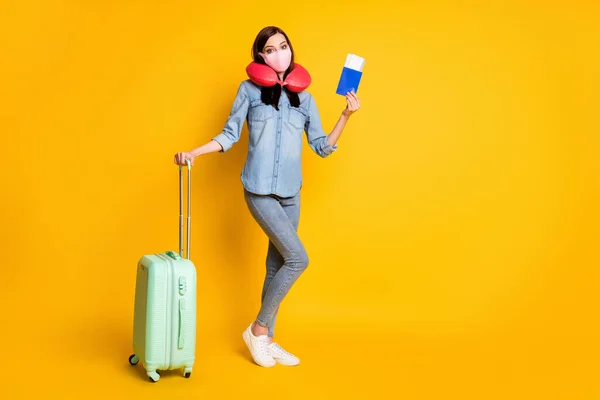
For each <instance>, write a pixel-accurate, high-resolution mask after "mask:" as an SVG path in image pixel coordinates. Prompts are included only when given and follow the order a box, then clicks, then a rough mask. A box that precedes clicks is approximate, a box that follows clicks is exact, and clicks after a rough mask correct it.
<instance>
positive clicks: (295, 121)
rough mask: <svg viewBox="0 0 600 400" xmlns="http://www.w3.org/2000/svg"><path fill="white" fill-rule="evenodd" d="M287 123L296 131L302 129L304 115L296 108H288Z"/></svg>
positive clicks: (304, 121)
mask: <svg viewBox="0 0 600 400" xmlns="http://www.w3.org/2000/svg"><path fill="white" fill-rule="evenodd" d="M288 122H289V124H290V125H292V126H293V127H294V128H296V129H300V130H302V129H304V124H305V123H306V115H305V114H304V113H303V112H302V110H300V109H298V108H296V107H290V108H289V113H288Z"/></svg>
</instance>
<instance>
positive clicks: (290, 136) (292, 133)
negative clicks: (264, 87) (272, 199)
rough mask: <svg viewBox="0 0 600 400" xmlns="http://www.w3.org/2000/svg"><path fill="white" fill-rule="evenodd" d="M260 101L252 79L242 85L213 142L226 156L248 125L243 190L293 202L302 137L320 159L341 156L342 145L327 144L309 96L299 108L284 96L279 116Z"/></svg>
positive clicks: (302, 95)
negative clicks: (288, 199) (339, 147)
mask: <svg viewBox="0 0 600 400" xmlns="http://www.w3.org/2000/svg"><path fill="white" fill-rule="evenodd" d="M260 95H261V90H260V86H258V85H256V84H254V83H253V82H252V81H251V80H249V79H248V80H245V81H242V83H241V84H240V86H239V88H238V92H237V95H236V97H235V100H234V102H233V106H232V108H231V113H230V115H229V117H228V119H227V122H226V123H225V126H224V127H223V130H222V131H221V133H220V134H218V135H217V136H215V137H214V138H213V140H216V141H217V142H219V143H220V144H221V146H222V147H223V149H222V150H221V152H226V151H227V150H229V149H231V147H232V146H233V145H234V144H235V143H236V142H237V141H238V140H239V139H240V133H241V131H242V127H243V125H244V121H246V122H247V124H248V133H249V138H248V154H247V156H246V162H245V164H244V168H243V170H242V172H241V180H242V183H243V185H244V188H245V189H246V190H248V191H249V192H252V193H256V194H263V195H267V194H275V195H277V196H280V197H291V196H294V195H296V194H297V193H298V192H299V191H300V188H301V187H302V164H301V153H302V143H303V136H304V135H303V133H304V132H305V133H306V137H307V142H308V145H309V147H310V148H311V149H312V150H313V151H314V152H315V153H316V154H318V155H319V156H321V157H327V156H328V155H330V154H331V153H333V152H334V151H335V150H337V144H336V145H335V146H331V145H330V144H329V143H328V142H327V135H326V134H325V132H324V131H323V127H322V126H321V118H320V116H319V112H318V110H317V106H316V104H315V101H314V99H313V97H312V95H311V94H310V93H309V92H307V91H306V90H304V91H302V92H301V93H299V94H298V95H299V98H300V107H298V108H296V107H293V106H292V105H291V104H290V102H289V99H288V97H287V95H286V94H285V92H284V91H282V92H281V96H280V98H279V110H276V109H275V107H273V106H271V105H266V104H264V103H263V102H262V101H261V98H260Z"/></svg>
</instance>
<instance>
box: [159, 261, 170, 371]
mask: <svg viewBox="0 0 600 400" xmlns="http://www.w3.org/2000/svg"><path fill="white" fill-rule="evenodd" d="M157 256H158V258H160V259H161V260H163V261H164V262H165V263H166V264H167V271H166V274H165V275H166V278H165V285H167V293H166V298H165V328H166V332H165V363H164V367H165V370H168V369H171V362H170V360H171V346H169V344H170V342H171V322H172V319H173V318H171V320H169V311H170V310H171V308H172V307H169V303H170V300H171V297H172V293H171V263H170V262H169V258H168V257H163V255H162V254H157Z"/></svg>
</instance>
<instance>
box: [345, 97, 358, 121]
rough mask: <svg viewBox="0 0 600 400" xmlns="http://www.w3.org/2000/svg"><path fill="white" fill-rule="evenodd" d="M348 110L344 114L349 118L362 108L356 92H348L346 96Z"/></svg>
mask: <svg viewBox="0 0 600 400" xmlns="http://www.w3.org/2000/svg"><path fill="white" fill-rule="evenodd" d="M346 103H348V104H347V105H346V109H345V110H344V111H343V112H342V114H344V115H345V116H347V117H349V116H350V115H352V114H353V113H355V112H356V111H358V109H359V108H360V101H359V100H358V96H357V95H356V93H354V92H348V93H347V94H346Z"/></svg>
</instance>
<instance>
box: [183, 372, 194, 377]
mask: <svg viewBox="0 0 600 400" xmlns="http://www.w3.org/2000/svg"><path fill="white" fill-rule="evenodd" d="M183 376H185V377H186V378H189V377H190V376H192V373H191V372H186V373H185V374H184V375H183Z"/></svg>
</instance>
